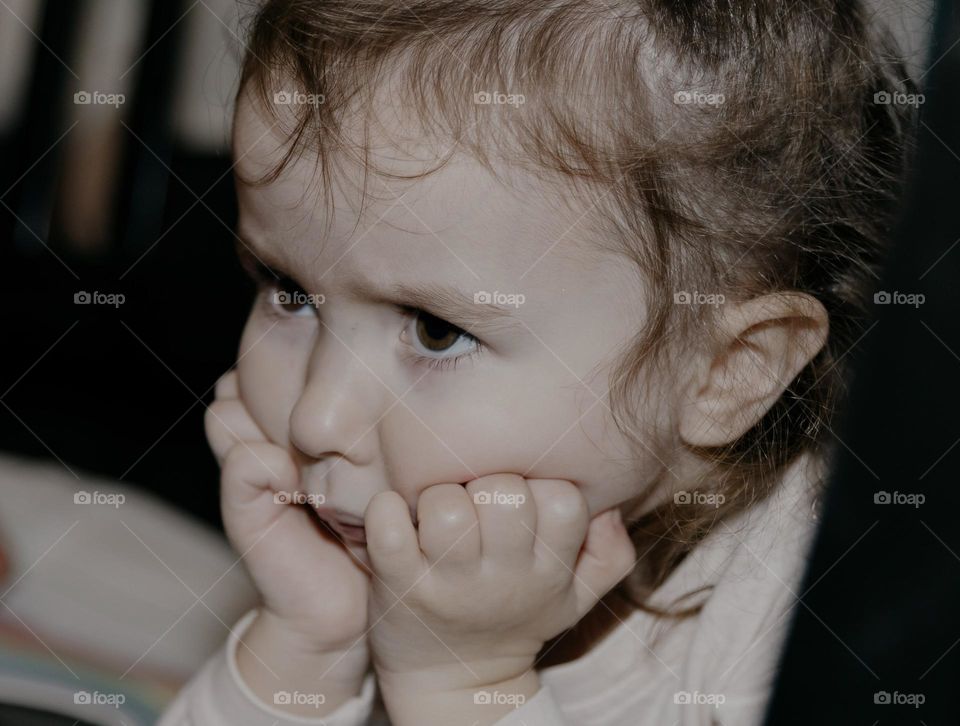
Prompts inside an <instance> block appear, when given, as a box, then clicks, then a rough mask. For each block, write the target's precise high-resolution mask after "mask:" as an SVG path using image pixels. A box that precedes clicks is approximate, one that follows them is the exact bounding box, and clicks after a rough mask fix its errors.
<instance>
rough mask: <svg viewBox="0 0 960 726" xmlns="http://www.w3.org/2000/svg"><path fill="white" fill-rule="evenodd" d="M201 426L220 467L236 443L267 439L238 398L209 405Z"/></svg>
mask: <svg viewBox="0 0 960 726" xmlns="http://www.w3.org/2000/svg"><path fill="white" fill-rule="evenodd" d="M203 426H204V430H205V431H206V435H207V442H208V443H209V444H210V450H211V451H212V452H213V455H214V457H215V458H216V460H217V463H218V464H219V465H220V466H223V460H224V458H225V457H226V455H227V452H228V451H230V449H231V448H232V447H233V445H234V444H236V443H237V442H238V441H265V440H266V438H267V437H266V436H265V435H264V434H263V432H262V431H261V430H260V427H259V426H257V424H256V422H254V420H253V419H252V418H251V417H250V414H249V413H248V412H247V407H246V406H245V405H244V404H243V401H241V400H240V399H239V398H227V399H222V400H216V401H214V402H213V403H212V404H210V406H209V407H208V408H207V411H206V413H205V414H204V415H203Z"/></svg>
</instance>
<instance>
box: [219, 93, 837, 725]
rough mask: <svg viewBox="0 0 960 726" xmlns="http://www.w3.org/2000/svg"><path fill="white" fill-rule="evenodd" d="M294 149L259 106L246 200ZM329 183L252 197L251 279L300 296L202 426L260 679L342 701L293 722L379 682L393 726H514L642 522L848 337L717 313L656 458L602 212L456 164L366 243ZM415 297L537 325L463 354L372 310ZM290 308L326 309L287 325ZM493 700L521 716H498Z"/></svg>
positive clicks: (258, 685) (249, 346)
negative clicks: (319, 519) (264, 272)
mask: <svg viewBox="0 0 960 726" xmlns="http://www.w3.org/2000/svg"><path fill="white" fill-rule="evenodd" d="M407 136H408V137H409V134H408V135H407ZM281 139H282V137H281V135H280V134H279V132H277V131H276V129H273V130H271V129H270V121H268V120H267V119H266V118H265V117H263V116H262V115H261V114H258V113H257V112H256V111H255V110H254V109H253V107H252V106H251V105H250V104H249V103H248V102H246V100H245V99H242V100H241V103H240V105H239V108H238V112H237V117H236V122H235V134H234V154H235V158H237V159H238V160H239V162H238V166H237V168H238V171H239V172H240V175H241V177H250V176H254V175H256V174H258V173H260V172H262V171H263V170H264V169H266V168H267V167H268V166H269V165H271V164H272V163H274V162H275V161H276V160H277V159H278V158H279V151H278V144H279V143H280V141H281ZM383 143H384V144H386V142H383ZM438 148H440V150H441V151H444V150H445V149H446V147H438ZM384 149H389V150H388V151H384ZM417 151H418V153H420V154H421V156H420V161H414V160H413V159H411V158H410V157H409V155H407V154H406V153H405V152H406V149H397V148H394V147H392V146H390V147H388V146H386V145H384V146H382V147H380V149H379V152H378V153H379V154H380V155H379V156H377V155H375V163H377V164H378V165H379V166H381V168H382V167H383V166H388V167H390V168H392V169H396V170H400V171H406V172H409V171H410V170H411V169H412V168H422V164H423V159H424V156H423V153H424V152H423V148H422V147H418V148H417ZM429 161H432V159H429V160H428V162H427V163H429ZM313 170H314V169H313V161H312V160H311V159H310V158H304V159H300V160H297V161H296V162H295V163H294V164H292V165H291V166H290V167H288V169H287V170H286V171H285V172H284V174H283V175H281V177H280V178H279V179H277V180H276V181H275V182H273V183H271V184H269V185H267V186H265V187H260V188H255V187H252V186H248V185H246V184H244V183H242V182H241V183H238V199H239V205H240V219H239V225H238V227H239V233H240V235H241V237H242V238H243V240H244V245H245V246H246V247H247V248H248V250H249V251H248V253H245V254H247V255H248V256H249V257H250V258H252V259H254V260H256V259H259V260H262V261H263V262H265V263H267V264H268V265H269V266H270V267H271V268H272V269H273V270H274V271H275V273H276V274H277V275H279V276H281V277H284V278H291V280H292V281H293V282H287V281H281V282H279V283H278V282H277V281H276V280H275V279H273V278H272V277H270V278H268V280H267V283H266V286H265V287H266V289H265V290H264V292H263V293H261V295H260V297H259V298H258V301H257V303H256V304H255V305H254V308H253V310H252V311H251V314H250V318H249V320H248V324H247V327H246V329H245V332H244V336H243V340H242V342H241V345H240V355H239V360H238V364H237V367H236V370H235V371H234V372H231V373H230V374H229V375H228V376H225V377H224V379H223V380H222V381H221V382H220V384H219V386H218V390H217V399H216V401H215V403H214V404H213V406H211V410H210V412H209V413H208V415H207V433H208V437H209V439H210V442H211V446H212V448H213V450H214V452H215V453H216V454H217V456H218V458H219V459H220V460H221V463H222V464H223V477H222V507H223V518H224V523H225V527H226V529H227V533H228V536H229V537H230V539H231V542H232V543H233V545H234V547H235V548H236V549H237V550H238V551H239V552H241V553H243V554H244V560H245V562H246V565H247V567H248V569H249V570H250V572H251V575H252V577H253V579H254V581H255V583H256V584H257V586H258V588H259V589H260V591H261V593H262V595H263V598H264V607H263V609H262V610H261V614H260V616H259V617H258V618H257V620H256V621H255V622H254V624H253V625H252V626H251V628H250V629H249V630H248V631H247V633H246V635H245V637H244V645H245V646H246V647H241V648H240V650H239V652H238V667H239V669H240V672H241V675H242V677H243V678H244V680H245V681H246V682H247V683H248V685H249V686H250V687H251V689H253V690H254V692H255V693H257V695H258V696H260V697H261V698H262V699H263V700H265V701H266V702H268V703H271V704H273V703H274V699H273V694H274V693H276V692H277V691H280V690H286V691H293V690H299V691H301V692H306V693H323V694H324V697H325V700H324V703H323V704H322V705H321V706H320V707H315V706H313V705H309V706H307V705H297V704H291V705H281V706H277V708H281V709H283V710H286V711H289V712H292V713H298V714H301V715H308V716H322V715H324V714H325V713H330V712H332V711H333V710H335V709H336V708H337V707H338V706H339V705H340V704H342V703H343V701H344V700H346V699H347V698H350V697H351V696H353V695H356V694H357V693H358V692H359V687H360V684H361V682H362V679H363V675H364V673H365V671H366V670H367V668H368V666H369V665H370V662H371V658H372V663H373V666H374V668H375V671H376V674H377V678H378V682H379V684H380V688H381V692H382V693H383V695H384V700H385V703H386V705H387V708H388V710H389V712H390V715H391V719H392V721H393V722H394V723H395V724H398V725H402V724H422V723H429V722H431V719H433V720H437V719H439V720H440V721H442V722H443V723H464V724H477V723H479V724H492V723H495V722H496V721H497V720H499V719H500V718H502V717H503V715H504V714H505V713H506V712H507V711H508V710H510V709H511V708H513V707H514V705H513V704H514V703H515V702H516V700H517V697H524V698H530V697H532V696H533V695H534V694H535V693H536V691H537V690H538V689H539V680H538V676H537V672H536V668H535V662H534V661H535V656H536V654H537V652H538V651H539V649H540V648H541V646H542V645H543V643H544V642H545V641H547V640H548V639H550V638H552V637H553V636H555V635H557V634H558V633H560V632H562V631H564V630H565V629H566V628H568V627H570V626H572V625H573V624H574V623H576V622H577V621H578V620H579V619H580V618H581V617H583V616H584V615H585V614H586V613H587V612H588V611H589V610H590V609H591V608H592V607H593V606H594V605H595V604H596V602H597V600H598V599H599V598H600V597H601V596H602V595H603V594H604V593H606V592H607V591H608V590H609V589H610V588H612V587H613V586H614V585H616V583H617V582H618V581H619V580H621V579H622V578H623V577H624V576H625V575H626V574H627V573H628V572H629V570H630V569H631V567H632V566H633V563H634V558H635V554H634V552H633V548H632V545H631V543H630V541H629V538H628V537H627V535H626V531H625V529H624V527H623V525H622V523H621V520H622V519H624V518H625V517H626V516H628V515H636V514H637V513H638V512H637V511H636V506H635V505H636V502H637V501H638V497H639V495H640V494H641V493H643V492H644V491H645V490H646V489H647V488H648V487H655V491H656V492H657V494H658V496H657V497H655V498H654V499H653V500H651V501H650V502H648V503H647V504H646V506H653V505H655V504H656V503H658V502H659V501H662V499H663V497H668V496H672V492H673V491H676V490H679V489H683V488H684V486H685V484H684V482H687V481H690V480H691V477H693V476H694V475H695V473H696V472H697V471H698V468H699V467H700V466H702V462H700V461H699V460H698V459H697V458H696V457H695V456H694V455H693V454H691V453H690V449H691V448H692V447H695V446H708V445H716V444H717V443H723V442H725V441H730V440H733V439H735V438H737V437H738V436H740V435H741V434H742V433H743V432H744V431H746V430H747V429H748V428H749V427H750V426H751V425H752V424H753V423H754V422H755V421H757V420H758V419H759V418H760V416H762V414H763V413H764V412H765V411H766V410H768V409H769V407H770V406H772V405H773V403H774V402H775V401H776V399H777V398H778V397H779V395H780V394H781V393H782V392H783V389H784V387H785V386H786V385H787V384H788V383H789V381H790V380H792V378H793V377H794V376H795V375H796V373H797V372H799V371H800V370H801V368H802V367H803V366H804V365H805V364H806V363H807V362H808V361H809V360H810V358H812V357H813V356H814V355H815V354H816V353H817V351H818V350H819V349H820V348H821V347H822V345H823V343H824V341H825V338H826V334H827V317H826V313H825V311H824V310H823V308H822V306H820V304H819V303H818V302H817V301H816V300H814V299H813V298H811V297H809V296H806V295H801V294H789V295H787V294H778V295H766V296H763V297H761V298H755V299H753V300H750V301H744V302H742V303H727V304H726V305H724V306H721V308H720V309H719V310H718V311H717V315H716V317H717V324H716V334H715V335H714V336H712V337H711V338H710V339H709V341H706V340H705V341H704V343H703V345H701V346H699V348H698V350H697V352H695V353H688V354H687V357H686V358H685V359H684V361H683V364H682V365H678V366H677V367H676V370H674V371H671V374H672V376H673V377H672V378H670V379H669V380H664V385H662V386H659V387H653V389H652V390H654V391H656V394H655V397H654V396H650V397H647V398H646V399H644V400H641V401H638V402H637V405H638V406H639V407H640V410H639V411H638V414H639V416H640V419H641V420H648V421H649V422H650V425H649V426H648V428H647V429H645V433H646V435H647V443H648V445H647V448H646V449H644V450H641V451H640V452H636V451H634V450H633V449H632V447H631V446H630V445H629V441H628V439H627V437H626V436H624V435H623V434H622V433H621V432H620V431H619V430H618V429H617V427H616V426H615V425H614V423H613V418H612V414H611V411H610V409H609V407H608V405H607V403H606V392H607V388H608V386H609V385H610V383H611V381H610V375H611V372H612V370H613V364H614V363H615V362H616V360H617V355H618V354H619V353H620V352H621V350H622V346H624V345H625V344H626V343H627V341H629V340H631V339H632V337H633V335H634V334H635V333H636V331H637V330H638V329H639V328H640V326H641V325H642V323H643V319H644V315H645V310H644V307H643V305H642V303H641V302H640V301H642V300H643V299H644V297H643V292H644V289H643V283H642V278H641V276H640V275H639V274H638V273H637V272H636V271H635V270H633V269H631V268H630V267H629V264H628V263H627V261H626V260H625V259H624V258H622V257H620V256H618V255H616V254H614V253H613V252H610V251H602V250H600V249H599V248H597V247H596V246H595V245H593V244H592V242H591V228H590V223H589V221H588V220H589V219H590V215H589V214H584V212H587V211H588V207H589V200H584V201H583V204H582V206H581V208H580V209H577V208H576V206H577V204H576V203H575V202H574V201H571V199H567V203H566V204H565V205H558V204H551V203H549V201H548V200H550V199H551V198H555V197H554V195H556V194H557V188H556V187H553V186H548V185H547V184H546V183H545V182H542V181H540V180H538V179H536V178H535V177H533V176H530V175H527V174H526V173H525V172H523V173H522V172H516V173H515V174H512V175H511V179H512V180H513V182H514V183H513V184H512V185H511V187H510V188H508V187H507V186H505V185H503V184H501V183H500V182H499V181H498V180H496V179H494V178H493V177H492V176H491V175H490V174H489V173H488V172H487V171H486V170H485V169H483V167H481V166H480V165H479V164H477V163H476V162H474V161H472V160H471V159H469V158H468V157H466V156H465V155H460V156H457V157H455V160H454V161H453V162H451V163H450V164H448V165H447V166H445V167H444V168H443V169H442V170H440V171H438V172H436V173H435V174H433V175H432V176H430V177H427V178H426V179H423V180H417V181H415V182H403V183H401V182H399V181H397V180H393V179H377V180H374V181H372V182H371V188H370V191H371V192H372V194H373V196H374V197H375V199H372V200H371V199H368V200H367V207H366V209H365V210H364V214H363V216H362V218H361V223H360V224H359V225H355V223H356V222H357V216H356V210H357V209H358V208H359V198H360V192H359V184H360V178H361V174H362V172H361V170H360V169H359V168H354V165H352V164H350V163H346V164H344V165H343V166H342V167H340V168H339V169H338V174H339V175H340V176H338V179H337V183H336V185H335V189H334V190H333V192H334V202H335V203H334V210H335V211H334V214H333V217H332V219H329V218H328V217H327V210H326V209H325V208H324V205H323V204H321V203H320V201H319V200H318V197H317V196H316V194H315V193H314V192H312V191H308V190H310V189H311V186H310V184H311V180H312V179H313ZM351 174H352V175H353V176H351ZM398 199H400V201H398ZM324 222H331V225H330V232H329V233H328V234H324ZM398 284H404V285H407V286H412V285H426V284H434V285H444V286H449V287H452V288H454V289H455V290H456V291H459V293H460V295H461V296H462V297H463V298H464V299H465V300H466V301H467V303H468V304H469V303H474V305H475V307H483V306H484V303H483V302H474V295H475V294H476V293H477V292H480V291H501V292H506V293H519V294H522V295H523V296H524V298H525V301H524V302H523V303H522V304H520V305H518V306H515V307H512V309H511V310H510V317H509V318H508V319H507V320H505V321H499V320H498V321H492V322H487V323H480V322H478V321H476V320H474V319H471V320H470V327H467V325H466V324H463V325H461V323H460V322H459V321H457V320H452V319H448V318H443V319H438V318H439V316H438V317H437V318H430V317H429V316H427V315H426V314H421V313H418V312H410V311H409V310H405V309H398V307H397V305H395V304H391V303H387V302H383V301H379V300H374V299H368V298H365V297H358V296H357V292H358V291H362V290H365V289H368V288H376V289H378V290H386V289H390V288H391V287H393V286H395V285H398ZM278 290H279V291H286V292H288V293H291V294H292V293H298V294H299V293H303V294H312V295H320V294H322V295H323V296H324V297H323V299H322V302H318V299H317V298H314V299H309V300H307V301H306V302H305V303H304V304H303V305H296V304H292V305H282V304H278V303H277V302H276V298H275V297H273V293H274V292H277V291H278ZM288 299H289V298H288ZM397 302H399V303H400V304H401V305H402V304H404V303H405V302H406V301H403V300H399V301H397ZM427 302H429V300H428V301H427ZM417 307H419V306H417ZM426 313H433V311H432V310H429V309H426ZM427 323H429V324H427ZM478 340H479V343H477V341H478ZM445 341H446V342H449V346H446V347H445V346H443V345H440V343H444V342H445ZM478 346H479V348H480V352H479V354H474V353H475V351H476V350H477V348H478ZM457 356H466V357H463V358H460V359H459V360H458V361H457V365H456V367H446V368H444V369H436V368H432V367H431V363H435V362H436V361H438V360H448V359H452V358H455V357H457ZM441 365H444V366H448V365H449V362H447V363H443V364H441ZM645 415H646V417H645ZM292 491H299V492H303V493H304V494H308V495H312V496H313V497H314V498H319V497H322V498H323V504H324V505H325V506H329V507H335V508H337V509H339V510H341V511H342V512H345V513H348V514H352V515H354V516H356V517H357V518H358V519H362V521H363V523H364V526H365V531H366V544H365V545H364V544H359V543H351V542H346V541H343V542H341V541H338V540H337V539H335V538H334V537H332V536H330V535H324V533H323V532H322V531H320V529H319V528H318V527H317V525H316V523H315V522H314V521H313V520H311V518H310V516H309V515H308V513H307V511H306V509H305V507H304V506H302V505H292V504H277V503H275V500H274V493H275V492H292ZM480 492H490V493H497V494H496V497H497V498H496V499H495V500H493V501H489V502H484V500H483V498H482V497H479V498H478V496H477V495H478V494H479V493H480ZM398 597H399V598H400V600H401V601H399V602H398ZM481 690H486V691H499V692H500V693H502V694H507V695H512V696H513V697H514V698H513V700H509V699H508V702H506V703H499V704H498V703H492V704H475V703H474V694H475V693H477V692H478V691H481Z"/></svg>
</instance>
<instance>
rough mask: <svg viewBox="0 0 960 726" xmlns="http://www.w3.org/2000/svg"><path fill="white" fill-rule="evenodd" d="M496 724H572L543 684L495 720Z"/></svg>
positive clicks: (525, 725) (540, 725)
mask: <svg viewBox="0 0 960 726" xmlns="http://www.w3.org/2000/svg"><path fill="white" fill-rule="evenodd" d="M496 726H573V721H571V720H570V719H568V718H567V717H566V716H564V715H563V712H562V711H561V710H560V705H559V704H558V703H557V699H556V697H555V696H554V693H553V690H552V689H551V688H550V686H549V685H547V684H543V685H542V686H541V687H540V690H539V691H537V692H536V693H535V694H534V696H533V698H531V699H530V700H529V701H527V702H525V703H524V704H523V705H522V706H519V707H517V708H515V709H514V710H513V711H511V712H510V713H508V714H507V715H506V716H504V717H503V718H502V719H500V720H499V721H497V723H496Z"/></svg>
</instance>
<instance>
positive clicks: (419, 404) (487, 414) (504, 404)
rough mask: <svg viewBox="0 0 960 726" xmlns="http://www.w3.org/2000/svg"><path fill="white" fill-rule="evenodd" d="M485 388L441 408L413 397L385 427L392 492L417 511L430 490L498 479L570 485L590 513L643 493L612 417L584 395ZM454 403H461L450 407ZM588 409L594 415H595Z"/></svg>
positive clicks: (388, 418)
mask: <svg viewBox="0 0 960 726" xmlns="http://www.w3.org/2000/svg"><path fill="white" fill-rule="evenodd" d="M491 390H495V391H496V390H499V391H501V392H502V391H504V390H505V389H504V388H502V387H501V388H497V387H492V388H491V387H490V386H489V385H484V386H482V387H480V386H478V390H476V391H472V390H460V391H459V392H458V395H456V396H445V397H444V398H443V400H442V401H440V400H437V401H423V400H421V399H419V398H415V397H414V396H413V394H411V395H410V396H408V397H407V398H405V399H404V400H405V402H406V403H407V404H408V405H409V407H410V409H411V410H412V411H413V412H414V413H415V414H416V416H415V415H413V413H411V411H410V410H408V409H407V408H405V407H402V406H397V407H396V408H394V409H393V410H392V411H391V412H390V413H389V414H388V415H387V416H386V417H385V418H384V419H383V421H382V422H381V426H380V434H381V445H382V447H383V449H382V450H383V457H384V462H385V464H386V468H387V475H388V480H389V482H390V485H391V487H392V488H393V489H395V490H396V491H398V492H399V493H400V494H401V495H402V496H403V497H404V499H405V500H406V501H407V502H408V503H409V504H411V505H415V504H416V501H417V498H418V497H419V494H420V493H421V492H422V491H423V490H424V489H426V488H427V487H428V486H431V485H434V484H440V483H457V482H467V481H470V480H472V479H474V478H477V477H482V476H486V475H488V474H497V473H505V472H507V473H515V474H520V475H523V476H525V477H527V478H529V479H566V480H568V481H571V482H573V483H574V484H576V485H577V486H578V487H580V489H581V491H582V492H583V494H584V496H585V497H586V499H587V502H588V503H589V505H590V510H591V513H593V512H596V511H600V510H602V509H605V508H607V507H610V506H613V505H614V504H618V503H620V502H623V501H626V500H627V499H629V498H631V497H633V496H635V495H636V493H637V488H638V484H637V477H636V471H635V469H634V462H633V461H632V460H631V458H630V453H629V449H628V446H627V443H626V440H625V439H624V438H623V437H622V435H621V434H620V432H619V431H618V430H617V429H616V427H615V426H614V424H613V421H612V419H611V418H610V413H609V411H608V409H607V408H606V407H605V406H604V405H603V404H601V403H596V405H595V406H593V407H592V408H591V407H590V404H591V403H592V402H595V399H594V398H593V397H592V396H590V394H588V393H586V392H584V391H582V390H581V391H579V392H577V391H574V390H570V389H564V388H561V387H544V388H542V389H537V388H532V387H526V388H525V389H524V390H522V391H521V390H516V391H513V392H512V393H511V394H510V395H506V394H505V393H501V394H500V395H497V394H492V395H491V393H490V391H491ZM450 401H456V404H455V405H454V404H451V403H450ZM588 409H589V410H588Z"/></svg>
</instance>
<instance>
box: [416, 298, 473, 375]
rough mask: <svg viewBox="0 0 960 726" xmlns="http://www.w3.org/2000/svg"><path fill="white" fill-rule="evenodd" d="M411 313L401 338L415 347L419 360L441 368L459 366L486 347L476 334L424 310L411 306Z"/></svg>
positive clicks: (417, 361)
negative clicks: (413, 308)
mask: <svg viewBox="0 0 960 726" xmlns="http://www.w3.org/2000/svg"><path fill="white" fill-rule="evenodd" d="M409 315H410V320H409V322H408V323H407V325H406V326H405V327H404V329H403V332H401V334H400V338H401V340H403V342H404V343H406V344H407V345H408V346H409V347H410V348H412V349H413V350H414V351H415V353H416V355H414V356H412V358H413V359H414V362H415V363H421V364H424V365H427V366H429V367H430V368H432V369H437V370H445V369H447V368H449V367H454V368H455V367H456V366H457V364H458V363H459V362H460V361H462V360H464V359H466V358H469V357H471V356H475V355H477V354H478V353H480V351H481V350H482V348H483V346H482V345H481V343H480V341H479V340H478V339H477V338H476V337H475V336H473V335H471V334H470V333H468V332H467V331H465V330H463V329H462V328H458V327H457V326H456V325H453V324H452V323H448V322H447V321H446V320H442V319H441V318H438V317H436V316H435V315H431V314H430V313H428V312H426V311H424V310H410V311H409Z"/></svg>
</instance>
